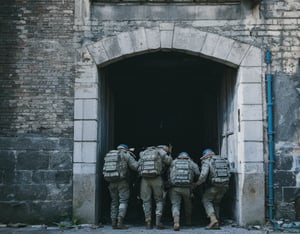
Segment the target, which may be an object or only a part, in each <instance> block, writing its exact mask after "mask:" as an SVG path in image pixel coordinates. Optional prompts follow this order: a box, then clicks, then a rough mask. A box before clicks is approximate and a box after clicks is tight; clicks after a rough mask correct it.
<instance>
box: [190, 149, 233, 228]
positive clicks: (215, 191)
mask: <svg viewBox="0 0 300 234" xmlns="http://www.w3.org/2000/svg"><path fill="white" fill-rule="evenodd" d="M200 160H201V173H200V176H199V178H198V181H197V182H196V185H200V184H203V183H205V185H206V187H205V192H204V194H203V197H202V204H203V206H204V208H205V211H206V214H207V216H208V218H209V219H210V223H209V224H208V226H207V227H206V229H219V221H218V219H219V209H220V202H221V200H222V198H223V196H224V194H225V193H226V191H227V190H228V184H229V177H230V172H229V163H228V160H227V159H224V158H221V157H220V156H219V155H215V153H214V151H213V150H212V149H209V148H208V149H205V150H203V152H202V156H201V158H200ZM216 162H217V163H216ZM216 164H220V165H221V166H222V170H223V171H225V172H224V177H220V178H217V174H218V173H216ZM224 169H225V170H224ZM222 176H223V175H222Z"/></svg>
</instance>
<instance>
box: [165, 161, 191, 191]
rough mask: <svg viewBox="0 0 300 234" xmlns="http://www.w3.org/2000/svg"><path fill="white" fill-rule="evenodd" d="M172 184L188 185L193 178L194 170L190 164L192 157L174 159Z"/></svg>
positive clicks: (171, 173)
mask: <svg viewBox="0 0 300 234" xmlns="http://www.w3.org/2000/svg"><path fill="white" fill-rule="evenodd" d="M170 180H171V184H172V185H174V186H188V185H190V184H191V183H192V180H193V171H192V168H191V166H190V159H185V158H183V159H176V160H174V162H173V164H172V167H171V172H170Z"/></svg>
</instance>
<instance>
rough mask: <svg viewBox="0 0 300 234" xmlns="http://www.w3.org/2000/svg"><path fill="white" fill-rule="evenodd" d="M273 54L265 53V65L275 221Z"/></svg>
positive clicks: (271, 204)
mask: <svg viewBox="0 0 300 234" xmlns="http://www.w3.org/2000/svg"><path fill="white" fill-rule="evenodd" d="M271 62H272V58H271V52H270V51H269V50H267V51H266V53H265V63H266V64H267V72H266V75H265V81H266V86H267V87H266V89H267V115H268V116H267V117H268V149H269V160H268V192H269V201H268V208H269V220H270V221H272V220H273V207H274V205H273V203H274V201H273V163H274V142H273V134H274V132H273V93H272V78H273V75H272V74H271Z"/></svg>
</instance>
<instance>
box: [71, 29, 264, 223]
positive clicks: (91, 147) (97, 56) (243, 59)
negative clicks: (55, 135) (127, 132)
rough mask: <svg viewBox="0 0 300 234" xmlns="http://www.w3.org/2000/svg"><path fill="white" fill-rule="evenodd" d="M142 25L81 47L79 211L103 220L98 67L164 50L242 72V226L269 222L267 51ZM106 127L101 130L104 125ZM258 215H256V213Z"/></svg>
mask: <svg viewBox="0 0 300 234" xmlns="http://www.w3.org/2000/svg"><path fill="white" fill-rule="evenodd" d="M162 28H163V29H161V28H158V27H157V28H139V29H137V30H135V31H131V32H122V33H119V34H118V35H116V36H112V37H108V38H103V39H101V40H99V41H98V42H95V43H93V44H90V45H88V46H86V47H84V48H82V49H80V50H79V51H78V54H79V56H78V57H79V59H78V62H77V71H78V72H77V74H78V77H76V80H75V115H74V159H73V162H74V164H73V211H74V216H75V217H77V218H79V219H80V220H82V221H84V222H88V223H96V222H97V181H98V179H97V176H98V173H97V152H98V150H97V148H98V145H99V143H100V139H99V138H100V134H99V132H98V131H99V129H100V125H101V118H100V114H99V110H98V101H99V97H100V95H99V74H98V67H103V66H105V65H107V64H109V63H113V62H115V61H117V60H120V59H124V58H127V57H130V56H135V55H137V54H141V53H150V52H153V51H159V50H176V51H181V52H184V53H189V54H193V55H196V56H201V57H205V58H207V59H210V60H215V61H218V62H220V63H224V64H227V65H229V66H231V67H235V68H236V69H237V70H238V73H237V74H238V75H237V76H238V77H237V84H236V88H235V89H236V90H235V95H234V103H235V104H234V111H233V112H234V113H233V116H234V118H233V119H234V126H233V131H234V134H233V137H231V141H232V142H231V143H232V144H233V145H234V148H235V149H234V152H235V153H234V155H233V156H232V158H231V159H230V160H231V161H232V162H234V165H235V173H236V175H237V176H236V178H237V182H236V186H237V194H236V198H237V200H236V202H235V206H236V219H237V222H238V224H239V225H247V224H254V223H263V222H264V219H265V216H264V213H265V188H264V187H265V179H264V178H265V175H264V155H263V98H262V97H263V91H262V90H263V83H262V69H261V67H262V54H261V50H260V49H259V48H256V47H253V46H250V45H248V44H244V43H241V42H239V41H236V40H233V39H229V38H226V37H222V36H220V35H217V34H213V33H207V32H203V31H200V30H197V29H195V28H182V27H176V26H175V27H170V28H166V27H162ZM100 131H101V129H100ZM253 214H255V215H253Z"/></svg>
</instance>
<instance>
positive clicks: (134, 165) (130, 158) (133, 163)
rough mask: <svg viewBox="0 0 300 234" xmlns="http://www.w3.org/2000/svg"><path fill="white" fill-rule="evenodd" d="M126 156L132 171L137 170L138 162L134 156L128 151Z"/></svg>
mask: <svg viewBox="0 0 300 234" xmlns="http://www.w3.org/2000/svg"><path fill="white" fill-rule="evenodd" d="M126 158H127V163H128V166H129V168H130V169H131V170H133V171H137V170H138V166H139V164H138V162H137V161H136V160H135V159H134V157H133V156H132V155H130V153H127V154H126Z"/></svg>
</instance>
